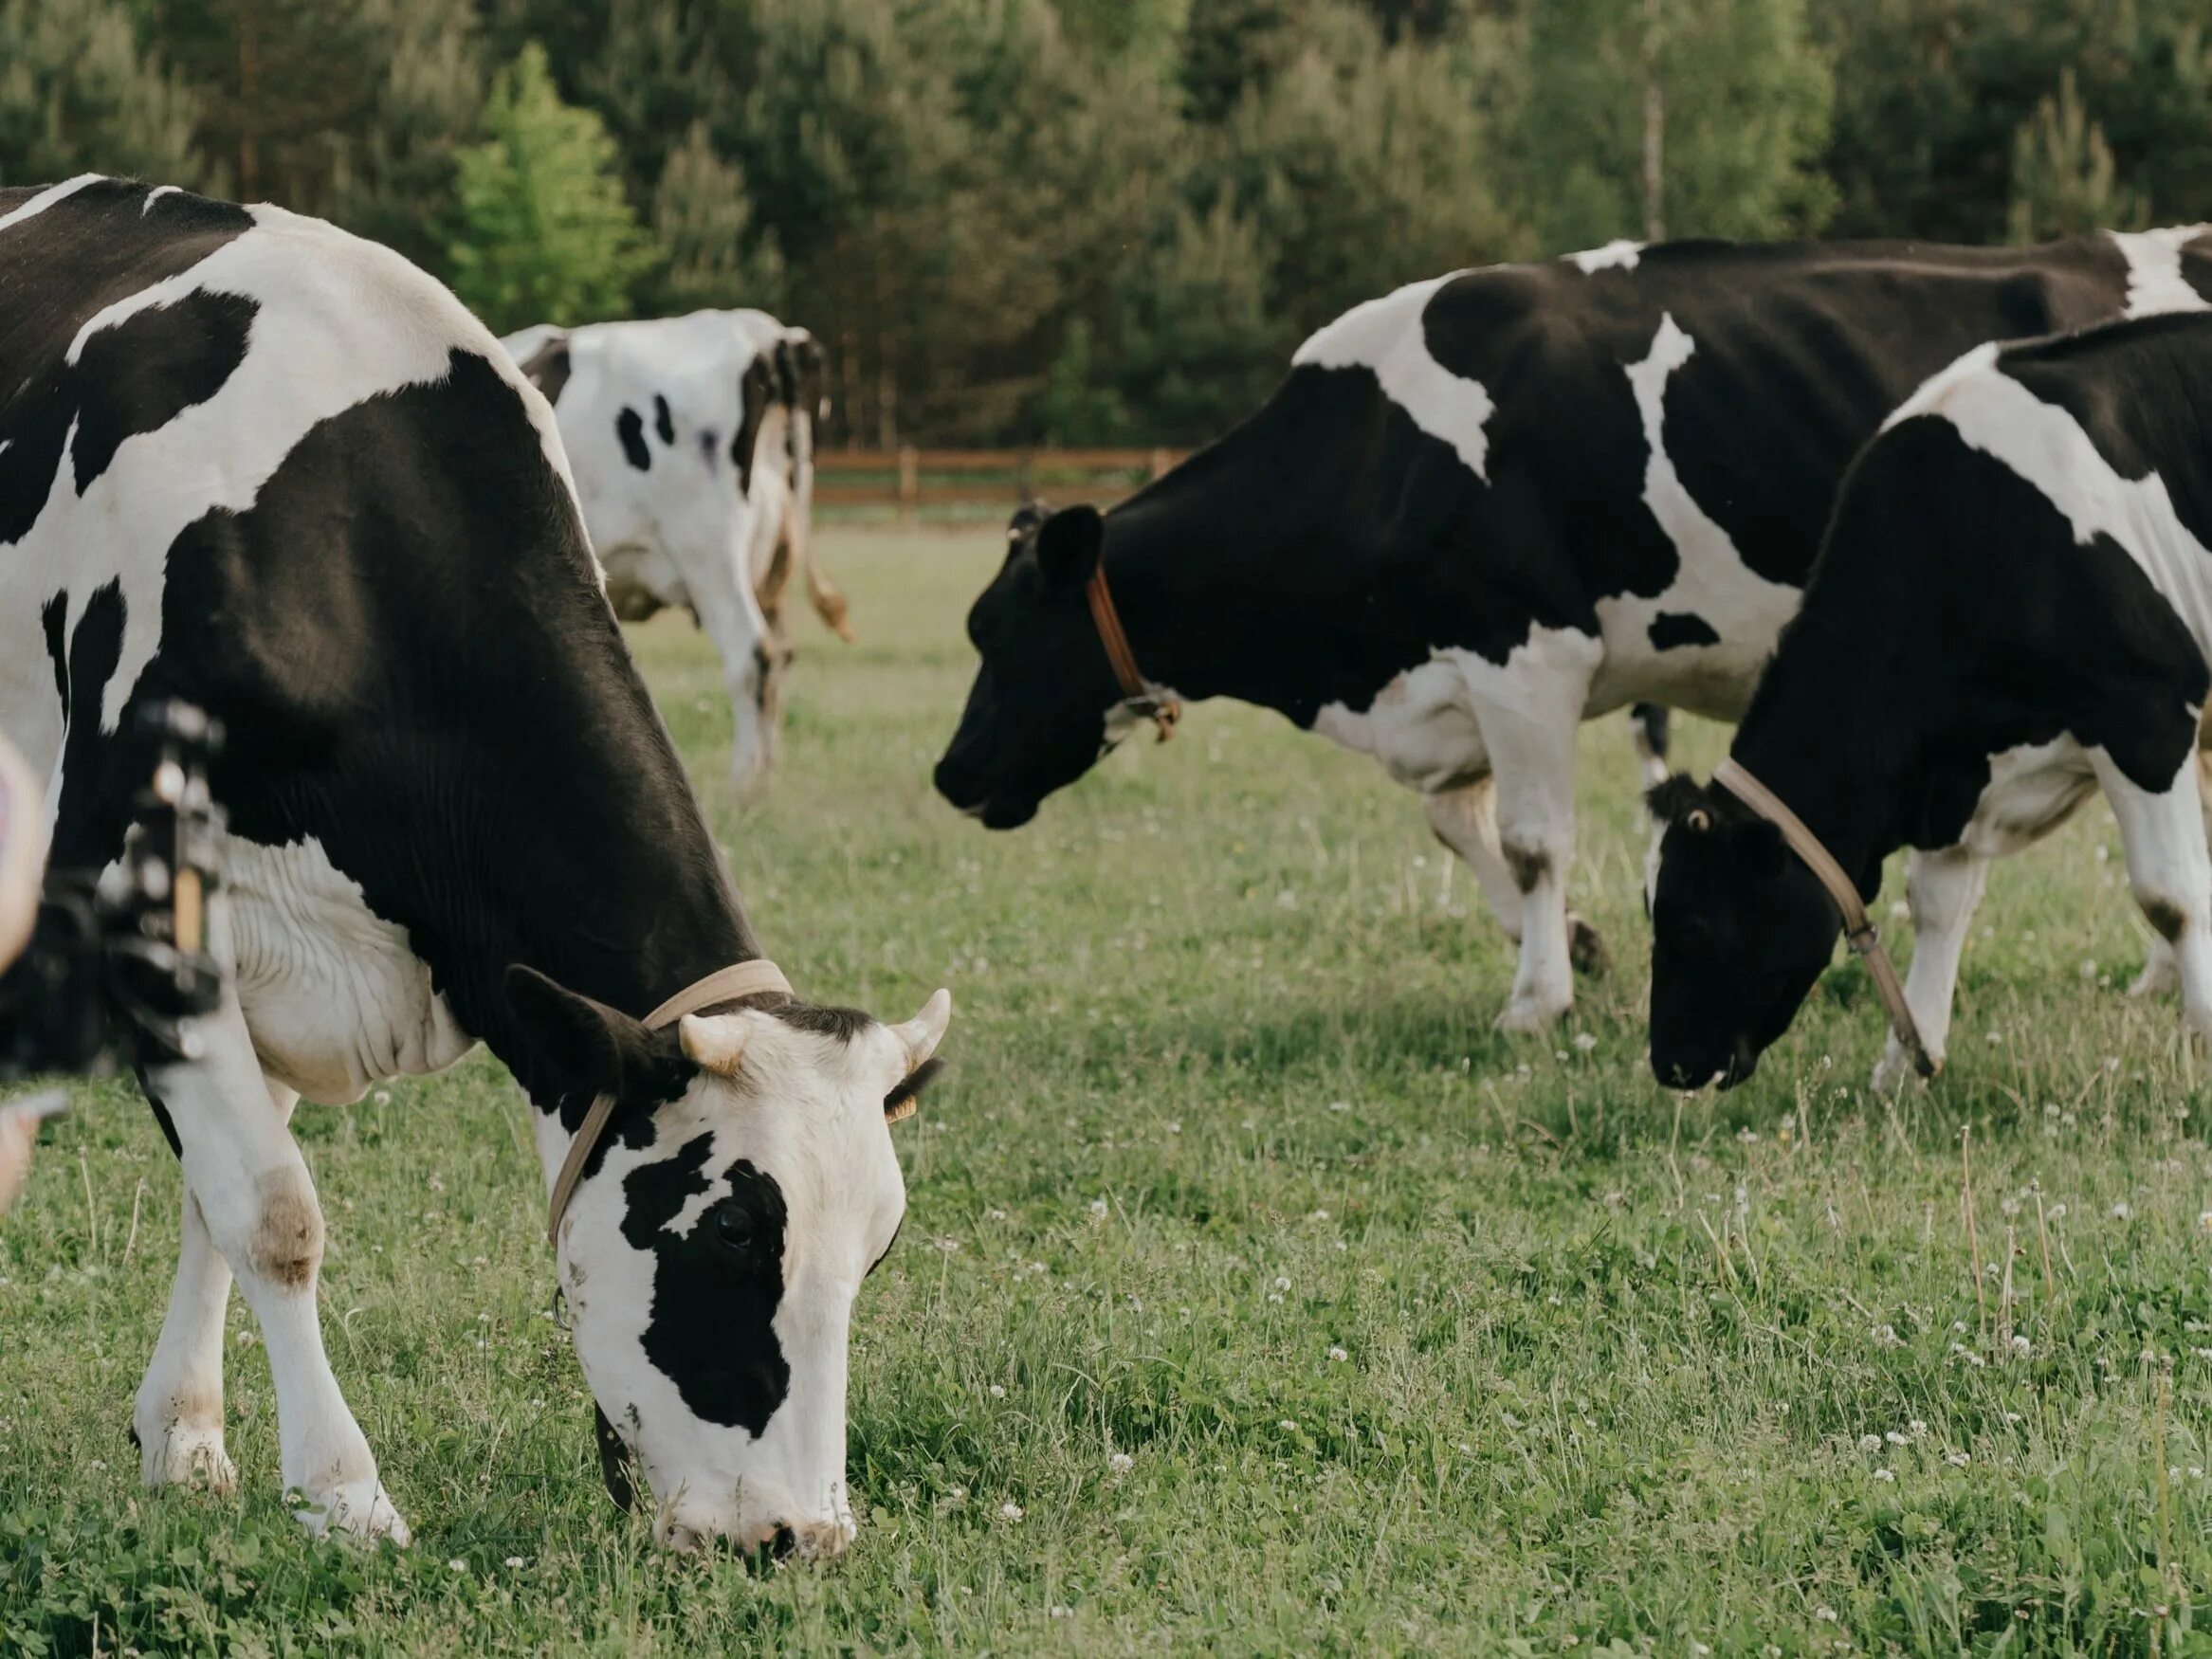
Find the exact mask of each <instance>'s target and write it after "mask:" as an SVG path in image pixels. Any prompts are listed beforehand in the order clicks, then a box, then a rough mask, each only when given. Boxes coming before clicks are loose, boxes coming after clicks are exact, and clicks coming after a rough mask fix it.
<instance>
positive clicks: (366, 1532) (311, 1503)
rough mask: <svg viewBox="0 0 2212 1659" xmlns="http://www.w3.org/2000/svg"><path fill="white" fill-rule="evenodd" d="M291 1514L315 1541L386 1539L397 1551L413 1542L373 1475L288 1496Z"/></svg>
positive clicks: (358, 1541)
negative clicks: (360, 1479)
mask: <svg viewBox="0 0 2212 1659" xmlns="http://www.w3.org/2000/svg"><path fill="white" fill-rule="evenodd" d="M290 1497H291V1498H292V1500H293V1502H294V1504H295V1507H294V1508H293V1510H292V1513H293V1515H295V1516H296V1517H298V1519H299V1522H300V1524H301V1525H302V1526H304V1527H305V1528H306V1529H307V1530H308V1532H309V1533H310V1534H311V1535H312V1536H314V1537H316V1538H341V1539H348V1540H351V1541H354V1542H356V1543H371V1542H374V1541H375V1540H377V1539H380V1538H388V1539H390V1540H391V1541H393V1544H395V1545H397V1546H398V1547H399V1548H400V1549H405V1548H407V1546H408V1545H409V1544H411V1543H412V1542H413V1541H414V1535H413V1534H412V1533H411V1532H410V1531H409V1530H408V1527H407V1522H405V1521H404V1520H402V1519H401V1518H400V1514H399V1507H398V1505H397V1504H393V1502H392V1495H391V1494H390V1493H389V1492H387V1491H385V1489H384V1486H383V1483H382V1482H380V1481H378V1480H377V1479H376V1478H375V1476H374V1475H372V1476H371V1477H370V1478H369V1479H367V1480H365V1481H348V1482H347V1483H345V1484H344V1485H342V1486H333V1487H331V1488H330V1489H328V1490H327V1491H322V1492H309V1493H300V1492H293V1493H291V1494H290Z"/></svg>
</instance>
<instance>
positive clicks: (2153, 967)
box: [2128, 950, 2182, 996]
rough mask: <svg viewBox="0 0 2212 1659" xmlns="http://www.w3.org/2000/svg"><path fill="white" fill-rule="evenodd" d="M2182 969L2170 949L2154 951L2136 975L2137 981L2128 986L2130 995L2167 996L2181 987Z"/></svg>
mask: <svg viewBox="0 0 2212 1659" xmlns="http://www.w3.org/2000/svg"><path fill="white" fill-rule="evenodd" d="M2181 983H2182V971H2181V969H2180V968H2179V967H2178V966H2176V965H2175V962H2174V954H2173V952H2171V951H2170V950H2166V951H2153V952H2152V953H2151V955H2150V959H2149V960H2148V961H2147V962H2145V963H2144V964H2143V972H2142V973H2140V974H2138V975H2135V983H2134V984H2132V985H2130V986H2129V987H2128V994H2129V995H2130V996H2165V995H2166V994H2168V993H2170V992H2173V991H2177V990H2179V989H2180V988H2181Z"/></svg>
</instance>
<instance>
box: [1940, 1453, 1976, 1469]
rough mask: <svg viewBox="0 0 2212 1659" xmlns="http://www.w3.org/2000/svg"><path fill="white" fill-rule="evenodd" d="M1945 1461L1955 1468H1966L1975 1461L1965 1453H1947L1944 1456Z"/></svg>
mask: <svg viewBox="0 0 2212 1659" xmlns="http://www.w3.org/2000/svg"><path fill="white" fill-rule="evenodd" d="M1943 1460H1944V1462H1946V1463H1947V1464H1949V1465H1950V1466H1951V1468H1965V1467H1966V1465H1967V1464H1969V1463H1971V1462H1972V1461H1973V1459H1971V1458H1969V1457H1968V1456H1967V1455H1966V1454H1965V1452H1963V1451H1947V1452H1945V1453H1944V1454H1943Z"/></svg>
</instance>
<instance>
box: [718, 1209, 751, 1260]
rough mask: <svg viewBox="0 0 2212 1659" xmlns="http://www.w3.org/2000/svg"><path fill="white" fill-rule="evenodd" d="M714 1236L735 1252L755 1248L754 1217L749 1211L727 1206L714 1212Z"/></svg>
mask: <svg viewBox="0 0 2212 1659" xmlns="http://www.w3.org/2000/svg"><path fill="white" fill-rule="evenodd" d="M714 1235H715V1237H717V1238H719V1239H721V1240H722V1243H723V1244H724V1245H726V1246H727V1247H729V1249H733V1250H749V1249H752V1248H753V1217H752V1213H751V1212H749V1211H744V1210H740V1209H739V1208H738V1207H737V1206H736V1205H735V1204H725V1205H723V1206H722V1208H721V1209H720V1210H717V1211H716V1212H714Z"/></svg>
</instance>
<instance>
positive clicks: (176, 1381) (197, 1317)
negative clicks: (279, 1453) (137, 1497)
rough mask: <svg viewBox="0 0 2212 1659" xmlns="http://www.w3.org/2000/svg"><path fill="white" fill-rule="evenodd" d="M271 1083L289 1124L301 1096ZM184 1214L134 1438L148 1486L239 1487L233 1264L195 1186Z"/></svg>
mask: <svg viewBox="0 0 2212 1659" xmlns="http://www.w3.org/2000/svg"><path fill="white" fill-rule="evenodd" d="M267 1087H268V1096H269V1104H270V1105H271V1106H273V1107H274V1108H275V1109H276V1113H277V1116H278V1118H279V1120H280V1121H284V1122H289V1121H291V1117H292V1108H293V1107H295V1106H297V1105H298V1104H299V1103H300V1097H299V1095H298V1093H296V1092H295V1091H294V1090H292V1089H288V1088H285V1087H284V1086H283V1085H281V1084H276V1083H271V1084H269V1085H267ZM166 1109H167V1108H166V1107H165V1108H164V1110H165V1111H166ZM183 1211H184V1214H183V1219H182V1222H181V1224H180V1226H179V1228H178V1236H177V1252H176V1283H175V1284H174V1285H173V1286H171V1288H170V1292H169V1312H168V1313H167V1314H166V1315H165V1316H164V1317H163V1319H162V1321H161V1340H159V1341H158V1342H157V1343H155V1348H154V1358H152V1359H151V1360H150V1361H148V1363H147V1366H146V1376H145V1379H144V1380H143V1381H141V1382H140V1383H139V1384H138V1397H137V1405H136V1407H135V1409H134V1410H133V1412H132V1413H131V1439H132V1441H133V1442H134V1443H135V1444H136V1445H137V1448H138V1462H139V1473H140V1474H141V1476H142V1477H143V1478H144V1480H145V1483H146V1485H148V1486H156V1487H158V1486H201V1485H204V1486H209V1487H210V1488H211V1489H213V1490H215V1491H218V1492H229V1491H231V1490H232V1489H234V1488H235V1487H236V1486H237V1485H238V1469H237V1468H236V1466H234V1465H233V1464H232V1463H231V1461H230V1457H229V1452H228V1451H226V1450H225V1449H224V1445H223V1316H224V1314H225V1313H226V1312H227V1311H228V1310H229V1304H230V1264H229V1262H226V1261H225V1260H224V1259H223V1253H222V1251H220V1250H218V1249H216V1248H215V1241H214V1240H213V1239H212V1238H210V1236H209V1234H208V1224H207V1220H206V1218H205V1217H203V1216H202V1215H201V1214H200V1206H199V1200H198V1199H196V1198H194V1197H193V1196H192V1189H191V1188H190V1187H187V1188H186V1189H185V1192H184V1204H183Z"/></svg>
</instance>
